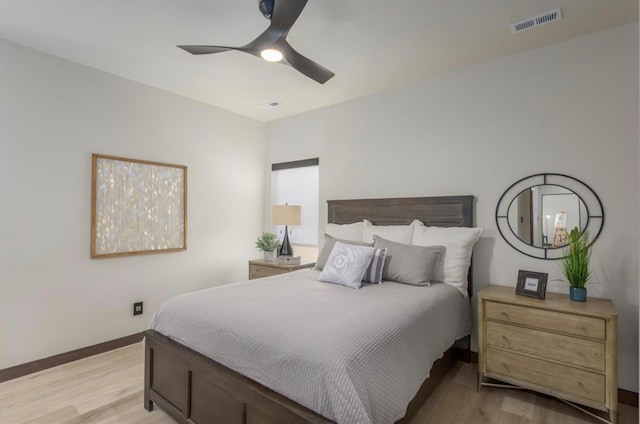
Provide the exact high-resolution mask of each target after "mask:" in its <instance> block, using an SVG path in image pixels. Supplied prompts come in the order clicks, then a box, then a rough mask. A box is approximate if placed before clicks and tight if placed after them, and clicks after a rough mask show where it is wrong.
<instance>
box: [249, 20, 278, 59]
mask: <svg viewBox="0 0 640 424" xmlns="http://www.w3.org/2000/svg"><path fill="white" fill-rule="evenodd" d="M286 34H287V33H286V31H282V30H280V29H278V28H275V27H274V26H273V25H269V28H267V29H266V30H265V31H264V32H263V33H262V34H260V35H258V37H257V38H256V39H255V40H253V41H252V42H250V43H249V44H246V45H244V46H242V47H241V49H242V50H243V51H245V52H247V53H251V54H255V55H256V56H259V55H260V52H261V51H262V50H264V49H267V48H269V47H271V46H273V45H274V44H275V43H276V41H278V40H280V39H281V38H282V37H284V36H285V35H286Z"/></svg>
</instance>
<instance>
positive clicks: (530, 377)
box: [478, 286, 618, 423]
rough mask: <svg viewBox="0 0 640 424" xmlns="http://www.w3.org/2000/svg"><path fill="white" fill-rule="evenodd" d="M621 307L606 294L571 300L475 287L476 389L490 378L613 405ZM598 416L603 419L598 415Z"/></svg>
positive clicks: (613, 413)
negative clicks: (476, 290) (476, 305)
mask: <svg viewBox="0 0 640 424" xmlns="http://www.w3.org/2000/svg"><path fill="white" fill-rule="evenodd" d="M617 323H618V314H617V312H616V310H615V307H614V306H613V303H612V302H611V301H610V300H607V299H598V298H593V297H590V298H588V299H587V301H586V302H584V303H583V302H572V301H571V300H569V296H567V295H565V294H559V293H547V295H546V299H545V300H539V299H534V298H529V297H523V296H518V295H516V294H515V288H513V287H503V286H489V287H487V288H486V289H484V290H482V291H480V293H478V390H480V388H481V387H482V386H483V385H486V386H497V387H509V386H507V385H503V384H495V383H492V382H490V381H488V380H487V378H491V379H495V380H499V381H501V382H505V383H509V384H510V385H515V386H518V387H522V388H526V389H531V390H535V391H537V392H540V393H545V394H547V395H551V396H554V397H557V398H559V399H560V400H563V401H565V402H567V403H569V404H570V405H572V406H574V407H576V408H578V409H580V410H582V411H583V412H586V413H588V414H590V415H594V414H593V413H592V412H590V411H588V410H586V409H584V408H581V407H579V406H577V405H576V404H579V405H585V406H588V407H591V408H594V409H597V410H600V411H604V412H607V413H608V414H609V419H610V421H609V422H611V423H616V422H617V411H618V365H617V364H618V354H617ZM601 419H602V418H601Z"/></svg>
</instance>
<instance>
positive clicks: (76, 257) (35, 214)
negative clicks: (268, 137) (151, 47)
mask: <svg viewBox="0 0 640 424" xmlns="http://www.w3.org/2000/svg"><path fill="white" fill-rule="evenodd" d="M0 57H1V58H2V60H0V217H2V219H0V369H2V368H5V367H9V366H13V365H16V364H21V363H25V362H28V361H31V360H35V359H40V358H44V357H47V356H51V355H54V354H58V353H61V352H66V351H69V350H73V349H76V348H80V347H83V346H87V345H92V344H95V343H99V342H103V341H106V340H111V339H115V338H118V337H122V336H126V335H129V334H133V333H136V332H139V331H142V330H144V329H146V328H148V324H149V321H150V319H151V317H152V315H153V313H154V312H155V309H156V308H157V307H158V306H159V304H160V303H161V302H163V301H164V300H166V299H168V298H169V297H171V296H174V295H176V294H179V293H184V292H188V291H193V290H197V289H201V288H205V287H208V286H211V285H215V284H221V283H227V282H230V281H233V280H238V279H245V278H247V274H246V273H247V262H246V261H247V260H248V259H250V258H252V257H255V256H256V255H258V252H257V250H256V249H255V248H254V241H255V238H256V237H257V235H259V234H260V232H261V231H262V229H263V226H262V224H263V216H264V209H263V208H264V206H263V205H264V202H263V199H264V184H265V182H264V174H265V169H264V167H265V125H264V124H263V123H259V122H257V121H253V120H250V119H247V118H244V117H240V116H239V115H235V114H232V113H229V112H226V111H223V110H221V109H217V108H214V107H210V106H207V105H205V104H202V103H198V102H195V101H192V100H187V99H184V98H181V97H179V96H175V95H172V94H168V93H165V92H162V91H160V90H156V89H152V88H150V87H147V86H144V85H141V84H138V83H134V82H131V81H128V80H125V79H122V78H118V77H115V76H113V75H109V74H106V73H104V72H100V71H97V70H94V69H91V68H88V67H85V66H81V65H78V64H74V63H71V62H68V61H65V60H62V59H58V58H55V57H53V56H49V55H46V54H43V53H40V52H36V51H34V50H31V49H27V48H24V47H21V46H18V45H16V44H13V43H9V42H6V41H2V40H0ZM91 153H102V154H109V155H116V156H123V157H128V158H137V159H145V160H151V161H160V162H168V163H175V164H180V165H187V166H188V167H189V169H188V172H189V174H188V175H189V181H188V183H189V186H188V207H189V208H188V250H187V251H185V252H179V253H167V254H157V255H146V256H131V257H124V258H111V259H93V260H92V259H90V258H89V242H90V196H91ZM137 300H142V301H144V304H145V313H144V315H142V316H137V317H133V316H132V303H133V302H134V301H137Z"/></svg>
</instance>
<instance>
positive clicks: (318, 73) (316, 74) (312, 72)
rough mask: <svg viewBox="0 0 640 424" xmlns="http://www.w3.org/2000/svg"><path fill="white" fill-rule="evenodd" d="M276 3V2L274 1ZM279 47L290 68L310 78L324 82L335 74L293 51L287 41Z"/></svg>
mask: <svg viewBox="0 0 640 424" xmlns="http://www.w3.org/2000/svg"><path fill="white" fill-rule="evenodd" d="M276 4H277V3H276ZM279 47H281V48H282V50H283V52H282V53H283V54H284V58H285V60H286V61H287V63H289V65H291V67H292V68H294V69H296V70H297V71H299V72H301V73H303V74H304V75H306V76H308V77H309V78H311V79H312V80H315V81H316V82H319V83H320V84H324V83H325V82H327V81H329V80H330V79H331V78H333V76H334V75H335V74H334V73H333V72H331V71H330V70H328V69H327V68H325V67H324V66H322V65H320V64H318V63H316V62H314V61H313V60H311V59H309V58H306V57H304V56H302V55H301V54H300V53H298V52H297V51H295V50H294V49H293V47H291V46H290V45H289V43H282V44H281V45H280V46H279Z"/></svg>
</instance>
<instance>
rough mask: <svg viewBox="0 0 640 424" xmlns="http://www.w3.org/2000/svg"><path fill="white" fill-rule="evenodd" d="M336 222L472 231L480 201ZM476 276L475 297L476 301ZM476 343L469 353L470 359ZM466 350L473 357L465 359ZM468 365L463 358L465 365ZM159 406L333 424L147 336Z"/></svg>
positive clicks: (377, 210)
mask: <svg viewBox="0 0 640 424" xmlns="http://www.w3.org/2000/svg"><path fill="white" fill-rule="evenodd" d="M328 212H329V220H328V221H329V222H330V223H336V224H349V223H352V222H359V221H362V220H363V219H368V220H369V221H371V222H372V223H374V224H378V225H403V224H409V223H411V221H413V219H419V220H420V221H422V222H424V223H425V225H431V226H441V227H453V226H457V227H471V226H473V196H446V197H416V198H395V199H365V200H330V201H328ZM471 274H472V273H471V270H470V272H469V276H468V279H469V295H471V293H472V291H473V290H472V281H471ZM469 339H470V337H469V336H467V337H465V338H464V339H462V344H466V346H464V347H463V349H462V353H463V354H466V356H467V357H468V354H469ZM457 345H459V343H456V345H454V347H452V348H451V349H449V350H448V351H447V352H446V353H445V354H444V356H443V357H442V358H441V359H439V360H438V361H436V363H435V364H434V365H433V367H432V368H431V371H430V374H431V375H430V377H429V378H428V379H426V380H425V381H424V383H423V384H422V386H421V388H420V390H419V391H418V393H417V394H416V396H415V397H414V398H413V400H412V401H411V403H409V406H408V407H407V412H406V415H405V416H404V417H403V418H402V419H400V420H399V421H397V422H396V424H400V423H402V424H406V423H408V422H409V421H410V420H411V418H412V417H413V416H414V415H415V414H416V413H417V412H418V410H419V409H420V407H421V406H422V405H423V404H424V402H425V401H426V399H427V398H428V397H429V395H430V394H431V393H432V392H433V390H434V389H435V388H436V387H437V386H438V384H439V383H440V381H441V380H442V379H443V378H444V376H445V375H446V374H447V372H448V371H449V370H450V369H451V367H452V366H453V365H454V364H455V362H456V361H457V360H458V357H459V356H460V353H461V349H460V348H457V347H456V346H457ZM465 349H466V351H465ZM463 359H464V358H463ZM154 403H155V404H157V405H158V406H160V408H162V409H163V410H164V411H165V412H167V413H168V414H169V415H170V416H171V417H173V418H174V419H175V420H176V421H177V422H179V423H182V424H187V423H190V424H194V423H195V424H329V423H332V422H333V421H331V420H329V419H327V418H325V417H323V416H321V415H319V414H317V413H316V412H313V411H311V410H309V409H308V408H306V407H304V406H302V405H300V404H298V403H296V402H294V401H292V400H291V399H289V398H287V397H285V396H283V395H281V394H279V393H276V392H274V391H273V390H270V389H268V388H266V387H264V386H262V385H260V384H259V383H256V382H255V381H253V380H251V379H249V378H247V377H245V376H243V375H241V374H239V373H237V372H235V371H233V370H231V369H229V368H227V367H225V366H223V365H221V364H219V363H218V362H216V361H213V360H212V359H209V358H207V357H205V356H203V355H201V354H199V353H197V352H195V351H193V350H191V349H189V348H187V347H185V346H183V345H181V344H180V343H177V342H175V341H173V340H171V339H169V338H167V337H165V336H163V335H162V334H160V333H158V332H156V331H153V330H148V331H146V332H145V381H144V407H145V408H146V409H147V410H149V411H151V410H152V409H153V405H154Z"/></svg>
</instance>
